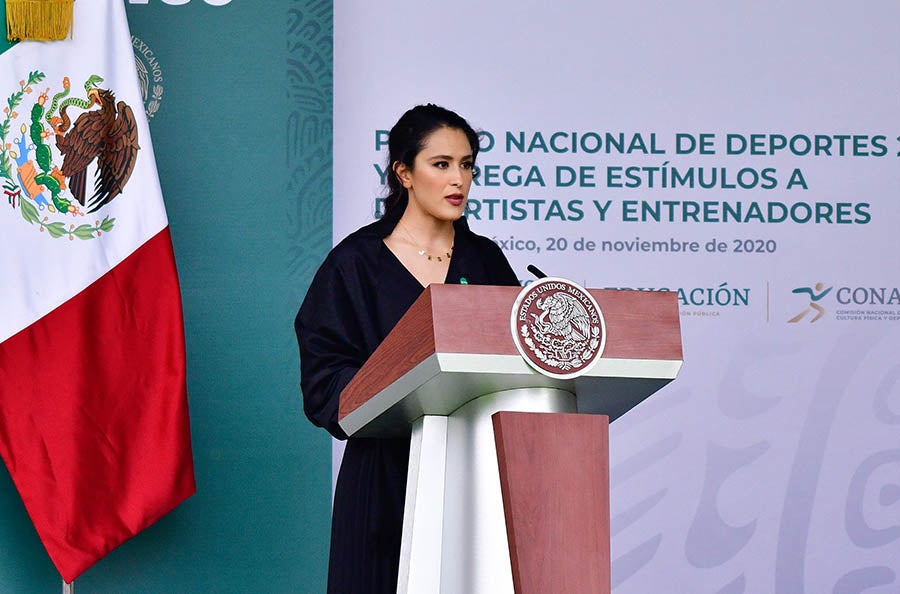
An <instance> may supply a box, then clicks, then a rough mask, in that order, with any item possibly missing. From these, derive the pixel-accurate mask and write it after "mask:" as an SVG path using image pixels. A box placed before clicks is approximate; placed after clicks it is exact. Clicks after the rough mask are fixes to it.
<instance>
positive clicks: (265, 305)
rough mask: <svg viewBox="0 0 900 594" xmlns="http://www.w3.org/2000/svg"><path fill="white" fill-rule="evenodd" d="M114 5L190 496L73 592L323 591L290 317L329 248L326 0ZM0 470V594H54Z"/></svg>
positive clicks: (318, 508)
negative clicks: (164, 286) (140, 117)
mask: <svg viewBox="0 0 900 594" xmlns="http://www.w3.org/2000/svg"><path fill="white" fill-rule="evenodd" d="M0 5H2V2H0ZM126 5H127V12H128V18H129V23H130V26H131V33H132V35H133V41H134V46H135V52H136V54H138V56H139V60H138V62H139V63H141V64H142V68H144V69H145V71H146V72H145V84H146V88H147V94H148V97H147V101H146V106H147V108H148V112H149V113H150V116H151V118H150V129H151V133H152V135H153V144H154V149H155V152H156V159H157V166H158V169H159V176H160V181H161V183H162V189H163V194H164V197H165V200H166V206H167V210H168V214H169V222H170V228H171V232H172V239H173V242H174V245H175V254H176V258H177V261H178V268H179V276H180V279H181V289H182V294H183V297H184V314H185V334H186V341H187V353H188V361H187V363H188V397H189V400H190V411H191V428H192V434H193V447H194V460H195V465H196V473H197V488H198V491H197V494H196V495H195V496H193V497H192V498H190V499H189V500H188V501H187V502H186V503H184V504H182V505H181V506H180V507H179V508H177V509H176V510H175V511H174V512H173V513H171V514H169V515H168V516H166V517H165V518H163V519H162V520H161V521H160V522H158V523H157V524H156V525H154V526H152V527H150V528H149V529H148V530H146V531H145V532H143V533H141V534H139V535H138V536H137V537H135V538H134V539H132V540H131V541H129V542H127V543H125V544H124V545H123V546H121V547H120V548H119V549H117V550H115V551H113V552H112V553H111V554H110V555H109V556H107V557H106V558H105V559H103V560H101V561H100V562H99V563H98V564H97V565H95V566H94V567H93V568H91V569H90V570H88V571H87V572H86V573H85V574H84V575H83V576H82V577H81V578H79V579H78V580H77V582H76V591H77V592H78V593H79V594H83V593H91V594H95V593H104V594H106V593H109V594H111V593H121V592H129V593H144V592H146V593H151V592H152V593H160V592H170V593H179V594H180V593H210V592H216V593H241V594H246V593H268V592H292V593H295V592H296V593H305V592H310V593H317V592H324V590H325V574H326V569H327V560H328V532H329V525H330V504H331V496H330V494H331V486H330V485H331V482H330V481H331V466H330V462H331V449H330V443H331V442H330V439H329V438H328V436H327V434H326V433H325V432H324V431H322V430H320V429H316V428H314V427H313V426H312V425H310V424H309V422H308V421H307V420H306V418H305V416H304V415H303V410H302V404H301V399H300V392H299V371H298V354H297V346H296V340H295V337H294V333H293V318H294V315H295V314H296V311H297V308H298V307H299V304H300V301H301V299H302V297H303V295H304V294H305V291H306V287H307V286H308V284H309V281H310V280H311V278H312V274H313V273H314V272H315V269H316V267H317V266H318V264H319V263H320V262H321V261H322V259H323V258H324V256H325V254H326V253H327V251H328V249H329V248H330V246H331V193H332V191H331V171H332V156H331V155H332V138H331V129H332V124H331V122H332V38H333V30H332V2H331V1H330V0H326V1H319V0H267V1H266V2H259V1H258V0H231V1H227V0H225V2H224V3H223V0H215V1H208V0H167V1H164V0H140V1H139V0H128V2H127V3H126ZM139 69H140V68H139ZM0 473H2V476H0V592H3V593H10V594H17V593H29V594H30V593H35V594H37V593H47V592H58V591H59V590H60V587H61V580H60V577H59V574H58V573H57V572H56V570H55V569H54V568H53V565H52V564H51V563H50V561H49V559H48V557H47V555H46V552H45V551H44V549H43V546H42V545H41V543H40V541H39V540H38V538H37V535H36V534H35V532H34V528H33V527H32V525H31V522H30V520H29V518H28V516H27V514H26V513H25V510H24V507H23V505H22V502H21V499H20V498H19V496H18V494H17V493H16V491H15V488H14V486H13V484H12V481H11V480H10V479H9V475H8V474H7V473H6V471H5V470H3V471H0Z"/></svg>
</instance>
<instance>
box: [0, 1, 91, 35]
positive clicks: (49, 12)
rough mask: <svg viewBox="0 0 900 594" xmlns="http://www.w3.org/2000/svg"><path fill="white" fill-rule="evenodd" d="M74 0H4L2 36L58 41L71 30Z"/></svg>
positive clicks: (70, 32) (69, 33)
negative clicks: (3, 33) (4, 21)
mask: <svg viewBox="0 0 900 594" xmlns="http://www.w3.org/2000/svg"><path fill="white" fill-rule="evenodd" d="M74 5H75V0H6V38H7V39H8V40H10V41H19V40H23V39H31V40H34V41H59V40H61V39H65V38H66V37H70V36H71V34H72V12H73V10H74Z"/></svg>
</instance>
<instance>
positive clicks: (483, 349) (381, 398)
mask: <svg viewBox="0 0 900 594" xmlns="http://www.w3.org/2000/svg"><path fill="white" fill-rule="evenodd" d="M519 291H520V289H519V288H517V287H497V286H483V285H442V284H437V285H430V286H429V287H428V288H426V289H425V291H424V292H423V293H422V295H421V296H420V297H419V299H417V300H416V302H415V303H413V305H412V307H411V308H410V309H409V311H407V312H406V314H405V315H404V316H403V318H401V320H400V321H399V322H398V323H397V326H396V327H395V328H394V329H393V330H392V331H391V333H390V334H388V336H387V337H386V338H385V339H384V341H383V342H382V343H381V345H380V346H379V347H378V348H377V349H376V350H375V352H374V353H373V354H372V356H371V357H370V358H369V360H368V361H367V362H366V363H365V365H363V367H362V368H361V369H360V370H359V371H358V372H357V373H356V375H355V376H354V378H353V380H352V381H351V382H350V383H349V384H348V385H347V387H346V388H345V389H344V391H343V392H342V393H341V402H340V410H339V413H338V418H339V422H340V424H341V427H342V428H343V429H344V430H345V431H346V432H347V434H348V435H355V436H387V435H403V434H408V433H409V431H410V428H409V426H410V422H411V421H413V420H415V419H416V418H418V417H420V416H422V415H423V414H439V415H449V414H450V413H452V412H453V411H454V410H456V409H457V408H458V407H459V406H462V405H463V404H465V403H466V402H468V401H469V400H471V399H473V398H477V397H478V396H482V395H484V394H487V393H490V392H496V391H499V390H504V389H513V388H528V387H556V388H560V389H564V390H568V391H570V392H572V393H574V394H576V397H577V400H578V410H579V412H585V413H597V414H607V415H609V416H610V420H613V419H615V418H617V417H619V416H621V415H622V414H624V413H625V412H627V411H628V410H630V409H631V408H632V407H634V406H635V405H637V404H638V403H639V402H640V401H642V400H643V399H644V398H646V397H647V396H649V395H650V394H652V393H653V392H655V391H656V390H658V389H659V388H661V387H662V386H663V385H665V384H666V383H668V382H670V381H672V380H673V379H674V378H675V376H676V375H677V373H678V370H679V369H680V368H681V363H682V350H681V324H680V319H679V310H678V299H677V294H676V293H673V292H662V291H615V290H598V289H592V290H590V291H589V292H590V294H591V295H592V296H593V297H594V299H595V300H596V301H597V303H598V304H599V305H600V309H601V310H602V312H603V316H604V318H605V320H606V348H605V350H604V351H603V354H602V357H601V358H600V359H599V360H598V361H597V363H596V364H595V365H594V366H593V368H592V369H591V370H590V371H589V372H588V373H587V374H585V375H583V376H581V377H579V378H576V379H569V380H560V379H555V378H550V377H547V376H544V375H541V374H539V373H538V372H536V371H534V370H533V369H532V368H531V367H530V366H529V365H528V364H527V363H526V362H525V360H524V359H522V357H521V355H520V354H519V352H518V350H517V349H516V346H515V344H514V343H513V339H512V336H511V333H510V314H511V310H512V306H513V303H514V302H515V299H516V296H517V295H518V294H519Z"/></svg>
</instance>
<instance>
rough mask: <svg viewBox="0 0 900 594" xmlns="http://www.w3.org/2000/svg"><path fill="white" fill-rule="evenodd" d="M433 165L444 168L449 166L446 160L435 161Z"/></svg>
mask: <svg viewBox="0 0 900 594" xmlns="http://www.w3.org/2000/svg"><path fill="white" fill-rule="evenodd" d="M434 166H435V167H437V168H438V169H446V168H447V167H449V166H450V164H449V163H447V162H446V161H437V162H436V163H435V164H434Z"/></svg>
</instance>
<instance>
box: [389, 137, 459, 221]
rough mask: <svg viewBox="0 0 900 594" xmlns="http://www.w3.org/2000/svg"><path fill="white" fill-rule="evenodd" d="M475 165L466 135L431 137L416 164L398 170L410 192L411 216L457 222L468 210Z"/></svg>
mask: <svg viewBox="0 0 900 594" xmlns="http://www.w3.org/2000/svg"><path fill="white" fill-rule="evenodd" d="M473 167H474V161H473V159H472V147H471V146H470V145H469V139H468V138H467V137H466V134H465V132H463V131H462V130H459V129H457V128H438V129H437V130H435V131H434V132H432V133H431V134H429V135H428V136H427V137H425V145H424V146H423V147H422V150H421V151H419V154H418V155H416V158H415V161H414V162H413V168H412V169H410V168H408V167H406V166H405V165H404V164H403V163H398V164H397V165H396V166H395V172H396V173H397V177H398V178H399V179H400V182H401V183H402V184H403V187H405V188H406V189H407V190H409V205H408V206H407V209H408V210H409V209H411V212H409V214H410V215H414V216H420V215H424V216H426V217H430V218H432V219H436V220H438V221H450V222H452V221H455V220H456V219H458V218H459V217H461V216H462V215H463V212H465V210H466V200H467V199H468V197H469V188H470V187H471V185H472V173H473Z"/></svg>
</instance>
